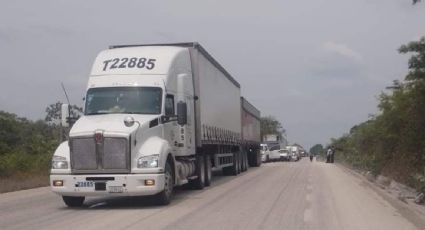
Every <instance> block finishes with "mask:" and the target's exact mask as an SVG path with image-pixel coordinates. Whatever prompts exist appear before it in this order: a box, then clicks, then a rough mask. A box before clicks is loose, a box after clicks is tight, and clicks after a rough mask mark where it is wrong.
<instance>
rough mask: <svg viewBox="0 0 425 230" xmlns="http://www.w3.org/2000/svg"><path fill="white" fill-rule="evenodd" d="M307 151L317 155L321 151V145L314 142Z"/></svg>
mask: <svg viewBox="0 0 425 230" xmlns="http://www.w3.org/2000/svg"><path fill="white" fill-rule="evenodd" d="M309 152H310V153H311V154H313V155H319V154H320V153H322V152H323V145H321V144H315V145H314V146H313V147H311V148H310V151H309Z"/></svg>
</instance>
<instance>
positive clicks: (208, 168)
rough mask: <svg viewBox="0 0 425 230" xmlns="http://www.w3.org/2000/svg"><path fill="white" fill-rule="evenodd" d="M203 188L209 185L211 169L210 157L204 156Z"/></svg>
mask: <svg viewBox="0 0 425 230" xmlns="http://www.w3.org/2000/svg"><path fill="white" fill-rule="evenodd" d="M204 159H205V186H207V187H208V186H210V185H211V177H212V171H211V170H212V169H211V167H212V166H211V157H210V155H205V158H204Z"/></svg>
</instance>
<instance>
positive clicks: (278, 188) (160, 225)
mask: <svg viewBox="0 0 425 230" xmlns="http://www.w3.org/2000/svg"><path fill="white" fill-rule="evenodd" d="M408 219H409V218H407V219H406V216H405V214H403V212H402V211H400V210H398V209H397V208H395V207H394V205H392V204H391V202H388V201H387V200H386V199H384V198H383V197H381V196H380V195H379V194H378V193H377V192H376V191H374V190H373V189H371V188H370V187H369V186H367V185H366V184H365V182H364V181H363V180H362V179H361V178H358V177H355V176H353V175H352V174H350V173H348V172H347V171H346V170H343V169H342V168H340V167H337V166H336V165H332V164H325V163H322V162H313V163H310V162H309V160H307V159H303V160H301V161H300V162H275V163H267V164H263V165H262V166H261V167H260V168H251V169H250V170H249V171H248V172H245V173H243V174H241V175H239V176H237V177H233V176H220V175H218V176H215V177H214V181H213V185H212V186H211V187H208V188H206V189H204V190H200V191H196V190H185V189H178V190H177V191H176V194H175V198H174V200H173V202H172V203H171V204H170V205H169V206H155V205H154V204H153V203H152V202H151V200H149V199H146V198H90V199H88V200H87V201H86V203H85V206H84V207H83V208H79V209H70V208H67V207H66V206H65V205H64V204H63V202H62V200H61V198H60V197H59V196H57V195H55V194H53V193H51V192H50V191H49V188H38V189H31V190H25V191H19V192H13V193H6V194H0V229H297V230H298V229H323V230H342V229H373V230H376V229H387V230H388V229H397V230H399V229H405V230H408V229H421V227H422V229H423V228H424V227H423V225H422V226H421V225H420V224H418V223H420V221H419V222H418V221H417V222H414V221H413V222H410V221H409V220H408Z"/></svg>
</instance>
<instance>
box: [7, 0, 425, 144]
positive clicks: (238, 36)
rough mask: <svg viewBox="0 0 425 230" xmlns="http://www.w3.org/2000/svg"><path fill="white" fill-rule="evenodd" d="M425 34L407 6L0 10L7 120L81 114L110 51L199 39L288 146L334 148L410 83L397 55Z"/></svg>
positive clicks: (59, 0)
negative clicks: (52, 109) (100, 58)
mask: <svg viewBox="0 0 425 230" xmlns="http://www.w3.org/2000/svg"><path fill="white" fill-rule="evenodd" d="M421 36H425V2H423V3H419V4H417V5H415V6H412V3H411V1H410V0H356V1H349V0H307V1H295V0H292V1H289V0H276V1H271V0H261V1H250V0H233V1H224V0H223V1H217V0H216V1H212V0H205V1H199V0H179V1H175V0H169V1H161V0H156V1H135V0H120V1H108V0H91V1H84V0H72V1H71V0H69V1H65V0H50V1H48V0H37V1H30V0H27V1H21V0H14V1H3V2H2V6H1V7H0V80H1V81H0V110H3V111H7V112H12V113H16V114H18V115H19V116H23V117H27V118H29V119H32V120H36V119H43V118H44V117H45V108H46V107H47V105H49V104H51V103H54V102H56V101H62V102H65V101H66V99H65V96H64V94H63V92H62V89H61V85H60V84H61V82H62V83H63V84H64V85H65V87H66V89H67V91H68V94H69V96H70V101H71V103H72V104H77V105H81V106H82V104H83V100H82V98H83V97H84V92H85V89H86V87H87V80H88V74H89V71H90V69H91V65H92V62H93V61H94V58H95V57H96V55H97V53H98V52H100V51H101V50H103V49H106V48H107V47H108V46H109V45H114V44H115V45H117V44H142V43H169V42H173V43H174V42H189V41H197V42H200V43H201V45H202V46H203V47H204V48H205V49H206V50H207V51H208V52H209V53H210V54H211V55H212V56H213V57H214V58H215V59H216V60H218V62H220V63H221V64H222V65H223V66H224V67H225V68H226V69H227V70H228V72H230V73H231V75H232V76H233V77H234V78H235V79H236V80H237V81H238V82H239V83H240V84H241V90H242V95H243V96H245V97H246V98H247V99H248V100H249V101H250V102H251V103H252V104H254V105H255V106H256V107H257V108H258V109H259V110H260V111H261V113H262V115H263V116H266V115H272V116H274V117H275V118H277V119H278V120H279V121H280V122H281V123H282V124H283V126H284V128H285V129H286V131H287V137H288V140H289V142H290V143H294V142H296V143H299V144H301V145H303V146H304V147H305V148H310V147H311V146H312V145H314V144H317V143H321V144H326V143H329V140H330V138H332V137H339V136H341V135H343V134H344V133H346V132H348V131H349V129H350V128H351V127H352V126H353V125H355V124H358V123H360V122H363V121H365V120H367V119H369V117H370V115H372V114H376V113H377V112H378V111H377V108H376V106H377V103H378V100H377V96H378V95H379V94H380V93H381V92H382V91H383V90H385V87H386V86H388V85H391V83H392V81H393V80H395V79H403V78H404V76H405V74H406V73H407V60H408V57H409V56H408V55H401V54H399V53H398V52H397V49H398V48H399V47H400V45H402V44H405V43H407V42H409V41H413V40H417V39H419V38H420V37H421Z"/></svg>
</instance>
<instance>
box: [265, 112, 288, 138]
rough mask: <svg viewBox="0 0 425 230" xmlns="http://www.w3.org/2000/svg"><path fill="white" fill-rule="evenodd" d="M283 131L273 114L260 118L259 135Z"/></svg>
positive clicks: (277, 133)
mask: <svg viewBox="0 0 425 230" xmlns="http://www.w3.org/2000/svg"><path fill="white" fill-rule="evenodd" d="M282 132H283V127H282V124H281V123H280V122H279V121H278V120H277V119H276V118H275V117H273V116H266V117H262V118H261V136H262V137H263V136H264V135H267V134H276V135H281V133H282Z"/></svg>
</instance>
